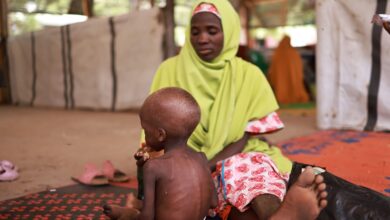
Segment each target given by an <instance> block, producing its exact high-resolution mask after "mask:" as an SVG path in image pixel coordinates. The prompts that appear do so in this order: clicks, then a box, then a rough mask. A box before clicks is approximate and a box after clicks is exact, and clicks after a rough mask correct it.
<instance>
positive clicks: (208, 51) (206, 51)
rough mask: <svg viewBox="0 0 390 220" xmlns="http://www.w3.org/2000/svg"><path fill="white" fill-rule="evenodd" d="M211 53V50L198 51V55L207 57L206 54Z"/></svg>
mask: <svg viewBox="0 0 390 220" xmlns="http://www.w3.org/2000/svg"><path fill="white" fill-rule="evenodd" d="M212 52H213V50H211V49H200V50H199V54H202V55H207V54H210V53H212Z"/></svg>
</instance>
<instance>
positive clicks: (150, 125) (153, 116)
mask: <svg viewBox="0 0 390 220" xmlns="http://www.w3.org/2000/svg"><path fill="white" fill-rule="evenodd" d="M140 119H141V126H142V128H143V129H144V131H145V141H146V144H147V145H148V146H150V147H152V148H153V149H154V150H162V149H163V147H164V146H163V143H164V142H165V141H166V140H167V139H170V140H174V139H182V140H187V139H188V138H189V137H190V135H191V134H192V132H193V131H194V129H195V128H196V126H197V125H198V123H199V121H200V108H199V105H198V103H197V102H196V100H195V99H194V97H192V95H191V94H190V93H188V92H187V91H185V90H183V89H180V88H176V87H168V88H163V89H160V90H158V91H156V92H154V93H152V94H151V95H149V97H148V98H146V100H145V101H144V103H143V105H142V107H141V111H140Z"/></svg>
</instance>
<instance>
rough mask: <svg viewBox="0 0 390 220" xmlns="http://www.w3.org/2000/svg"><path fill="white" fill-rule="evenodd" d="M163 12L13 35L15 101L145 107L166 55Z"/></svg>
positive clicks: (106, 107) (104, 107) (101, 107)
mask: <svg viewBox="0 0 390 220" xmlns="http://www.w3.org/2000/svg"><path fill="white" fill-rule="evenodd" d="M158 13H159V10H158V9H153V10H146V11H137V12H132V13H130V14H126V15H122V16H117V17H111V18H93V19H89V20H88V21H87V22H83V23H77V24H72V25H68V26H63V27H55V28H47V29H44V30H42V31H37V32H34V33H30V34H26V35H22V36H17V37H15V38H11V39H10V40H9V45H8V55H9V60H10V79H11V89H12V90H11V92H12V99H13V102H14V103H15V104H20V105H32V106H45V107H59V108H70V109H72V108H75V109H76V108H77V109H97V110H123V109H133V108H138V107H140V105H141V104H142V102H143V100H144V99H145V97H146V96H147V94H148V91H149V86H150V84H151V80H152V78H153V75H154V72H155V71H156V69H157V67H158V65H159V64H160V63H161V62H162V59H163V51H162V39H163V26H162V23H160V22H159V21H158Z"/></svg>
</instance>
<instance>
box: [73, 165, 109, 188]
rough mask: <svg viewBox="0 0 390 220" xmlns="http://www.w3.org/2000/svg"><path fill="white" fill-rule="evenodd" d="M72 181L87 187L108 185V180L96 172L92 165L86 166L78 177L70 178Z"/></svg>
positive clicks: (98, 171) (99, 172)
mask: <svg viewBox="0 0 390 220" xmlns="http://www.w3.org/2000/svg"><path fill="white" fill-rule="evenodd" d="M72 180H74V181H76V182H78V183H81V184H84V185H88V186H103V185H107V184H109V182H108V178H107V177H106V176H105V175H104V174H103V173H102V171H100V170H98V169H97V168H96V166H95V165H94V164H86V165H85V167H84V172H83V173H82V174H81V175H80V176H79V177H72Z"/></svg>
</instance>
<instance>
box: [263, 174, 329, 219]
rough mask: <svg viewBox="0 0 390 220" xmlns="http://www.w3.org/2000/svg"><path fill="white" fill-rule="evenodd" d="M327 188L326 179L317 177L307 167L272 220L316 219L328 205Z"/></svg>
mask: <svg viewBox="0 0 390 220" xmlns="http://www.w3.org/2000/svg"><path fill="white" fill-rule="evenodd" d="M325 188H326V184H325V182H324V178H323V177H322V176H321V175H315V174H314V171H313V168H312V167H306V169H305V171H304V172H302V174H301V175H300V176H299V178H298V180H297V181H296V182H295V183H294V184H293V185H292V186H291V188H290V189H289V190H288V191H287V194H286V196H285V199H284V200H283V202H282V204H281V206H280V208H279V209H278V210H277V212H276V213H275V214H274V215H273V216H272V217H271V218H270V219H272V220H279V219H280V220H283V219H294V220H295V219H296V220H306V219H307V220H314V219H316V217H317V216H318V215H319V213H320V211H321V210H322V209H323V208H324V207H325V206H326V205H327V200H326V196H327V192H326V191H325Z"/></svg>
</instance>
